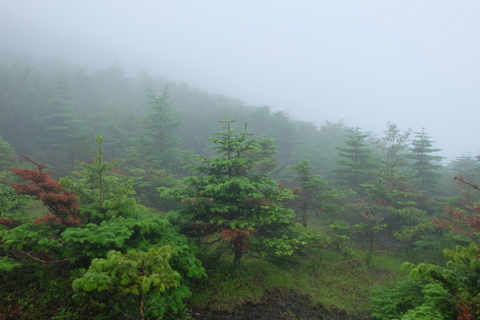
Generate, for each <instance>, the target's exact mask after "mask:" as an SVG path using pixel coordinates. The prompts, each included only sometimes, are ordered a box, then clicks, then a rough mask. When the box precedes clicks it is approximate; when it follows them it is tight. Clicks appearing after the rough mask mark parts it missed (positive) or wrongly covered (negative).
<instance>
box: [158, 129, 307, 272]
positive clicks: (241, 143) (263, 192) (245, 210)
mask: <svg viewBox="0 0 480 320" xmlns="http://www.w3.org/2000/svg"><path fill="white" fill-rule="evenodd" d="M224 122H225V123H226V127H225V128H224V129H225V131H224V132H217V133H215V135H216V137H213V138H210V140H211V141H212V142H213V143H214V144H215V147H214V148H213V149H214V150H215V151H216V152H217V154H218V155H217V156H216V157H213V158H211V159H207V158H203V157H199V159H200V161H201V164H198V165H191V166H189V168H190V169H191V171H192V172H193V173H194V174H196V176H192V177H187V178H185V180H184V183H185V185H186V187H185V188H181V189H180V188H176V189H167V188H163V189H162V196H164V197H170V198H176V199H179V200H180V204H181V205H182V209H180V210H179V211H178V213H179V214H180V216H181V218H182V219H183V220H184V221H185V222H186V223H187V224H188V229H189V232H190V235H191V236H215V237H218V238H219V240H224V241H227V242H228V243H229V244H230V246H231V248H232V250H233V253H234V264H239V263H240V261H241V258H242V256H243V254H244V252H246V251H247V250H249V249H252V250H256V251H257V252H259V253H260V254H267V253H268V251H270V250H273V253H274V254H277V255H283V254H291V253H292V252H293V251H294V249H295V248H296V247H297V246H299V245H300V244H301V241H300V240H298V239H297V238H295V237H294V236H293V234H294V232H295V229H296V227H297V226H298V223H296V222H293V221H292V220H291V218H292V217H293V212H292V211H291V210H288V209H285V208H284V207H283V206H282V204H281V203H280V202H281V201H282V200H283V199H287V198H292V197H293V195H292V193H291V191H290V190H288V189H282V188H280V187H279V185H278V183H277V182H276V181H275V180H274V179H273V178H272V177H271V176H270V175H269V174H268V173H265V172H262V170H257V169H258V168H259V167H261V166H262V165H263V164H264V163H269V162H271V159H270V158H268V157H267V158H264V157H259V156H258V155H261V154H262V149H261V144H260V143H259V142H258V141H257V140H252V139H249V137H250V136H251V134H250V133H247V132H246V131H244V132H241V133H238V132H237V131H236V130H233V129H232V128H231V124H232V122H233V121H224Z"/></svg>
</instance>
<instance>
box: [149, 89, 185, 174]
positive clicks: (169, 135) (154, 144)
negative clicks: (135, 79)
mask: <svg viewBox="0 0 480 320" xmlns="http://www.w3.org/2000/svg"><path fill="white" fill-rule="evenodd" d="M148 98H149V99H150V100H151V109H152V111H153V112H152V113H151V114H149V115H148V116H147V118H146V119H145V121H144V128H145V134H144V136H143V137H142V139H141V141H140V144H141V148H142V151H143V154H144V157H145V160H146V161H147V162H148V163H149V164H150V165H153V167H154V168H155V169H165V168H170V166H172V165H176V164H177V163H176V157H175V148H176V147H177V146H178V143H179V138H178V136H177V135H176V134H175V133H174V129H175V128H176V127H178V125H179V124H180V122H179V121H178V120H176V119H175V118H174V116H173V113H172V106H171V103H170V102H169V99H170V93H169V87H168V84H167V85H166V86H165V89H164V91H163V93H162V95H160V96H156V95H155V94H153V93H152V92H151V91H150V92H149V94H148Z"/></svg>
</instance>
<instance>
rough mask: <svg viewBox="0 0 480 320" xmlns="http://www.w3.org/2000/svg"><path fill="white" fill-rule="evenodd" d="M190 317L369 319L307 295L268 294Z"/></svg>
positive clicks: (208, 319) (205, 319) (213, 319)
mask: <svg viewBox="0 0 480 320" xmlns="http://www.w3.org/2000/svg"><path fill="white" fill-rule="evenodd" d="M191 315H192V318H193V319H198V320H220V319H229V320H310V319H322V320H369V319H370V318H369V317H368V315H346V314H344V313H341V312H335V311H332V310H326V309H325V308H322V307H321V306H315V305H312V304H311V301H310V299H309V298H308V297H307V296H302V295H295V294H285V293H280V292H276V293H269V294H268V295H266V296H265V299H264V301H263V302H262V303H260V304H252V303H247V304H245V305H243V306H241V307H240V308H238V309H237V310H235V312H226V311H218V310H217V311H212V310H208V309H196V310H193V311H192V314H191Z"/></svg>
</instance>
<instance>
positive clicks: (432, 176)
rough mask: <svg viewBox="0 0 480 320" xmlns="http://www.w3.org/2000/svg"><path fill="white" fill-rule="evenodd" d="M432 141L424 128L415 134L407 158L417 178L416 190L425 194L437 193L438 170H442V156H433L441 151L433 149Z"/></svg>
mask: <svg viewBox="0 0 480 320" xmlns="http://www.w3.org/2000/svg"><path fill="white" fill-rule="evenodd" d="M433 143H434V141H432V140H431V139H430V136H429V135H428V134H427V133H426V132H425V128H422V130H421V131H419V132H415V139H414V140H413V141H412V147H411V148H410V154H408V155H407V158H409V159H410V160H411V163H410V167H411V168H412V170H413V172H414V173H415V177H416V178H418V179H419V180H418V182H417V185H416V187H417V189H418V190H421V191H424V192H426V193H430V194H432V193H436V192H438V191H439V190H438V188H437V182H438V180H439V178H440V176H441V174H440V173H439V169H441V168H442V165H441V164H440V161H441V160H442V159H444V157H442V156H438V155H435V153H438V152H440V151H441V150H442V149H439V148H434V147H433Z"/></svg>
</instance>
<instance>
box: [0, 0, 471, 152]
mask: <svg viewBox="0 0 480 320" xmlns="http://www.w3.org/2000/svg"><path fill="white" fill-rule="evenodd" d="M479 13H480V2H478V1H461V2H457V1H438V0H436V1H313V0H311V1H279V0H277V1H273V0H263V1H250V0H243V1H220V0H203V1H188V0H187V1H173V0H163V1H153V0H147V1H126V0H115V1H113V0H108V1H106V0H104V1H93V0H83V1H64V0H43V1H37V0H17V1H3V3H2V10H1V12H0V39H1V41H0V48H1V49H2V50H11V51H15V52H22V53H26V54H30V55H34V56H37V57H47V58H61V59H66V60H68V61H71V62H72V63H77V64H82V65H86V66H88V67H89V68H92V69H95V68H102V67H107V66H110V65H117V66H121V67H123V68H124V69H125V70H126V71H127V72H129V74H132V75H135V74H136V73H137V72H138V71H139V70H142V69H143V70H146V71H148V73H150V74H153V75H157V74H159V75H162V76H164V77H166V78H167V79H169V80H171V81H178V82H188V83H189V84H191V85H192V86H194V87H197V88H199V89H201V90H206V91H209V92H213V93H221V94H224V95H226V96H229V97H232V98H238V99H240V100H243V101H244V102H245V103H247V104H250V105H256V106H260V105H269V106H270V107H271V108H272V110H280V111H285V112H287V113H288V114H289V115H290V116H291V117H292V118H294V119H299V120H305V121H310V122H313V123H315V124H317V125H321V124H322V123H324V121H326V120H328V121H335V122H336V121H339V120H342V119H343V120H344V122H345V123H346V124H347V125H349V126H358V127H360V128H362V129H363V130H365V131H372V132H374V133H377V134H381V133H382V132H383V131H384V129H385V128H386V125H387V122H392V123H395V124H397V125H398V126H399V127H400V129H402V130H405V129H407V128H411V129H413V131H419V130H420V129H421V128H425V130H426V132H427V133H429V134H430V136H431V137H432V139H433V140H434V141H436V144H435V146H436V147H439V148H442V149H443V151H442V153H441V154H442V155H443V156H446V157H449V158H453V157H456V156H459V155H460V154H467V153H471V155H473V156H476V155H478V154H479V153H480V147H479V146H478V143H477V140H478V137H479V133H480V126H479V125H478V118H479V115H480V108H479V105H480V90H479V89H478V86H479V84H480V62H479V61H480V59H479V57H480V47H479V44H478V39H479V38H480V37H479V33H480V19H478V16H479Z"/></svg>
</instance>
